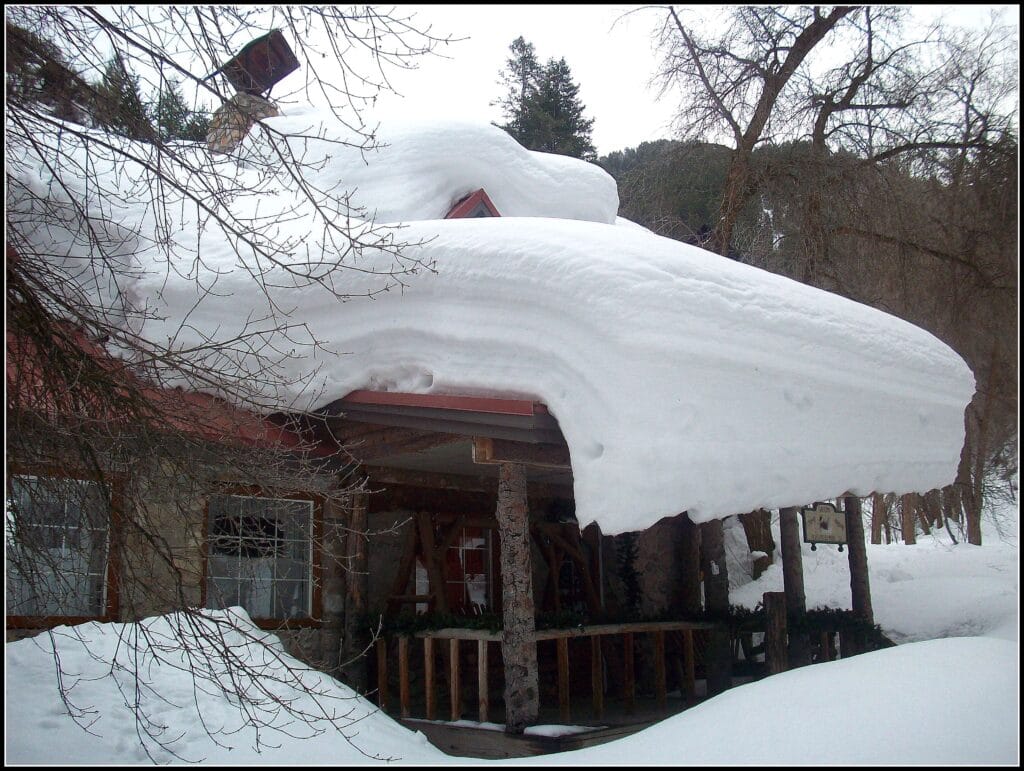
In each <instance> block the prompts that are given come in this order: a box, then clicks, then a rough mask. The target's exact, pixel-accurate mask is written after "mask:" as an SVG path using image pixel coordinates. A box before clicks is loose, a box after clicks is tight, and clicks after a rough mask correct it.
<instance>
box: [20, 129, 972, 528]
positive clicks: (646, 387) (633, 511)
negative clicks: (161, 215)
mask: <svg viewBox="0 0 1024 771" xmlns="http://www.w3.org/2000/svg"><path fill="white" fill-rule="evenodd" d="M314 122H315V121H314V120H313V118H312V117H311V116H310V115H308V114H305V115H297V116H292V117H282V118H277V119H273V120H271V121H270V125H271V126H273V127H275V128H277V129H282V130H283V129H288V130H299V129H302V130H303V131H306V132H307V133H316V131H317V130H319V129H317V130H313V129H311V128H310V127H311V126H312V124H313V123H314ZM324 131H326V135H327V136H328V137H330V136H331V131H336V132H337V134H338V136H341V135H342V132H341V130H340V129H336V130H335V129H330V130H327V129H325V130H324ZM251 136H255V132H254V134H253V135H251ZM381 138H382V139H384V140H385V141H387V142H390V144H389V146H388V147H387V148H386V149H385V150H383V151H382V152H381V153H380V154H379V155H376V156H371V157H369V159H368V160H369V164H368V165H366V164H365V162H364V161H363V159H362V157H361V156H360V155H359V153H357V152H356V151H354V150H352V149H351V148H346V147H344V146H343V145H339V144H336V143H331V142H329V141H327V140H326V139H325V140H320V139H292V140H290V141H291V142H292V143H293V144H294V148H293V149H294V152H295V154H296V155H297V156H300V157H302V158H303V160H304V161H307V162H308V163H309V164H310V165H309V166H308V167H307V168H306V170H305V172H304V173H305V174H306V176H307V178H308V180H307V181H309V182H310V183H311V184H313V186H314V187H316V188H319V189H323V190H328V189H334V190H337V189H339V188H340V187H343V188H345V189H350V190H355V193H354V195H355V197H356V199H357V200H358V201H360V202H362V204H363V205H365V206H367V207H368V208H370V209H372V210H373V211H375V212H376V214H377V216H378V218H380V219H381V220H384V219H395V220H403V221H404V222H403V226H402V229H401V230H399V231H398V235H399V237H400V238H401V240H403V241H406V242H409V243H412V244H417V243H418V244H419V245H416V246H409V247H407V248H405V249H404V252H403V255H404V256H403V257H402V258H401V259H400V260H398V261H396V259H395V257H394V256H393V254H392V253H391V252H390V251H389V250H388V249H386V248H385V249H373V248H369V249H366V250H364V251H363V252H362V253H361V256H359V257H353V255H351V254H347V255H344V256H342V255H341V254H340V253H339V252H338V251H337V250H335V251H332V250H331V247H330V245H329V239H328V238H326V237H325V236H323V234H322V228H321V230H320V232H319V234H318V231H317V229H316V226H315V224H314V221H315V218H316V217H315V212H313V211H312V209H311V207H310V206H307V205H304V204H301V203H296V196H295V193H294V191H292V190H289V189H288V188H283V189H279V188H277V187H275V185H280V184H282V180H281V179H277V180H273V183H272V184H271V183H270V182H267V183H260V182H258V181H257V180H256V179H255V178H251V177H252V175H251V174H250V172H249V171H247V170H246V166H245V164H244V163H243V164H242V165H241V166H240V167H239V168H238V169H237V174H238V175H239V184H240V185H242V186H243V187H244V185H245V184H249V183H251V184H252V185H253V186H254V188H253V189H254V190H258V191H259V195H255V194H253V195H248V196H245V197H242V198H240V199H239V200H237V201H235V202H234V203H233V204H232V206H233V207H234V210H233V211H234V213H235V214H236V215H237V216H239V217H244V216H246V215H251V214H255V213H256V210H257V209H258V211H259V215H260V217H263V218H265V219H264V220H263V222H264V223H273V224H272V225H267V227H268V228H269V229H271V230H273V229H275V228H276V229H278V230H279V231H280V233H279V235H280V236H281V237H282V238H285V239H286V240H288V241H289V242H290V244H291V245H292V246H293V247H294V249H295V256H294V258H293V259H295V260H299V259H303V260H306V259H309V260H313V261H314V262H313V265H314V267H315V266H316V265H317V263H316V262H315V261H316V260H320V259H325V260H327V263H328V265H330V264H331V263H332V262H333V261H337V262H338V263H339V264H344V265H345V266H346V269H344V270H343V271H342V272H341V273H340V274H338V279H337V280H336V281H335V285H336V286H337V287H338V289H339V290H340V291H343V292H346V293H348V294H351V295H355V296H359V295H364V294H372V293H374V292H378V291H379V290H380V288H381V286H382V284H383V282H384V280H385V278H386V276H387V275H388V274H390V273H392V272H393V271H394V270H395V269H396V266H397V267H399V268H401V267H402V266H403V265H404V266H410V265H415V264H417V261H418V264H420V265H421V266H422V265H426V266H432V267H433V269H434V272H430V271H428V270H425V269H423V268H422V267H421V269H420V270H419V272H418V273H417V274H416V275H407V276H405V277H403V279H402V280H403V281H404V283H405V286H404V288H403V289H402V290H401V291H391V292H388V293H384V294H380V295H378V296H377V298H376V299H375V300H373V301H369V300H366V299H354V300H351V301H349V302H340V301H339V300H338V298H337V297H336V296H335V295H334V294H332V293H330V292H328V291H326V290H325V289H324V288H323V287H320V286H317V285H316V284H312V285H311V284H309V282H307V281H303V280H301V279H297V278H296V276H295V275H294V274H292V273H291V272H289V271H287V270H285V269H284V268H281V267H268V266H267V264H266V261H265V260H263V259H262V258H259V257H257V256H256V255H254V254H253V253H251V252H249V251H247V248H248V247H246V246H245V245H244V244H243V245H241V246H240V247H239V249H240V251H239V252H237V253H236V251H235V250H234V249H233V248H232V247H231V246H230V244H231V243H236V241H235V240H234V239H231V238H229V237H226V236H224V237H218V236H217V226H216V224H215V223H213V222H205V223H202V226H201V227H200V226H199V225H198V224H197V223H196V222H194V221H193V220H190V219H189V216H188V214H187V213H186V214H182V215H181V217H180V219H176V220H173V221H172V222H171V224H170V227H169V228H168V229H169V232H171V233H173V234H174V242H175V247H174V256H172V263H173V266H172V269H168V263H167V258H166V256H165V255H164V253H163V252H162V251H161V250H160V249H159V248H158V246H159V245H158V244H157V240H156V239H155V235H156V234H157V232H158V231H157V224H156V223H155V222H153V221H152V212H151V211H150V209H149V208H147V206H148V200H147V198H146V196H145V194H144V191H141V190H138V189H134V190H131V195H130V196H128V200H129V203H127V204H125V206H124V209H123V212H122V213H123V215H124V216H123V218H122V222H123V224H125V225H128V226H131V225H135V226H137V229H138V231H139V233H137V234H136V235H135V236H134V237H132V238H131V239H129V240H128V241H126V246H125V253H126V254H127V255H130V257H129V258H126V259H130V260H131V261H132V262H133V263H134V264H135V265H136V266H137V267H138V269H139V275H135V276H131V277H125V276H121V277H120V278H119V280H120V281H121V282H122V287H121V289H120V290H119V291H120V294H121V295H122V296H124V297H128V298H132V299H133V300H134V302H136V303H137V304H140V305H141V304H146V305H147V306H148V307H149V308H150V309H151V311H152V312H153V313H154V314H155V316H156V317H157V318H155V319H152V320H151V321H150V322H148V323H147V325H146V327H145V329H144V330H143V333H144V335H145V336H146V337H147V338H148V339H150V340H153V341H156V342H157V343H161V342H162V343H163V344H169V341H172V340H173V345H174V346H176V347H189V346H199V347H202V346H205V345H207V344H208V341H209V339H211V338H212V339H213V340H232V339H235V338H239V337H245V338H246V339H250V340H251V339H256V340H257V343H258V344H259V345H261V344H262V343H263V341H264V340H266V342H267V347H266V348H264V350H270V349H271V348H274V349H277V350H280V351H284V352H285V358H284V359H283V360H282V361H279V362H278V366H279V370H278V372H277V373H276V374H278V375H280V376H281V377H282V378H283V379H284V380H286V381H288V384H287V385H286V387H285V388H284V390H283V391H282V392H279V393H276V394H274V396H275V398H276V399H278V400H280V402H279V403H283V404H285V405H291V404H293V403H296V404H298V406H300V407H314V408H315V407H318V406H323V405H324V404H327V403H329V402H331V401H333V400H335V399H338V398H341V397H343V396H345V395H346V394H347V393H349V392H350V391H353V390H356V389H362V388H368V389H375V390H390V391H407V392H416V393H438V394H467V395H486V396H506V397H518V398H530V399H535V400H537V401H540V402H543V403H544V404H546V405H547V406H548V407H549V409H550V410H551V412H552V413H553V414H554V415H555V417H557V418H558V421H559V424H560V426H561V429H562V432H563V434H564V435H565V438H566V441H567V443H568V445H569V449H570V453H571V458H572V466H573V475H574V484H575V496H576V510H577V515H578V517H579V519H580V523H581V525H586V524H587V523H589V522H591V521H597V522H599V523H600V525H601V527H602V528H603V529H604V530H605V531H606V532H621V531H624V530H635V529H640V528H644V527H647V526H649V525H651V524H652V523H654V522H655V521H657V520H658V519H659V518H661V517H664V516H671V515H674V514H677V513H679V512H680V511H683V510H689V512H690V515H691V517H692V518H693V519H694V520H696V521H705V520H708V519H711V518H714V517H723V516H726V515H729V514H734V513H737V512H741V511H749V510H751V509H754V508H757V507H766V508H776V507H779V506H791V505H802V504H805V503H808V502H811V501H814V500H816V499H820V498H824V497H832V496H836V495H839V494H842V493H844V492H846V491H851V492H853V493H856V494H860V495H864V494H868V493H870V492H872V491H885V492H907V491H924V490H928V489H931V488H933V487H938V486H942V485H945V484H948V483H949V482H951V481H952V480H953V478H954V475H955V471H956V466H957V462H958V460H959V455H960V447H961V444H962V440H963V411H964V408H965V406H966V405H967V403H968V401H969V400H970V398H971V396H972V394H973V392H974V379H973V376H972V375H971V373H970V371H969V370H968V368H967V366H966V365H965V364H964V362H963V361H962V360H961V359H960V358H959V357H958V356H957V355H956V354H955V353H953V352H952V351H951V350H950V349H949V348H948V347H947V346H945V345H944V344H942V343H941V342H939V341H938V340H937V339H936V338H934V337H933V336H932V335H930V334H928V333H926V332H924V331H922V330H921V329H918V328H916V327H914V326H912V325H910V324H907V323H905V322H903V321H900V320H898V319H896V318H894V317H892V316H889V315H887V314H884V313H881V312H879V311H875V310H873V309H870V308H868V307H866V306H863V305H859V304H857V303H854V302H851V301H848V300H845V299H843V298H840V297H838V296H836V295H831V294H828V293H825V292H821V291H818V290H816V289H812V288H810V287H807V286H804V285H801V284H798V283H796V282H793V281H790V280H787V279H784V278H781V277H779V276H775V275H772V274H769V273H766V272H764V271H760V270H757V269H755V268H752V267H749V266H746V265H741V264H738V263H736V262H733V261H731V260H727V259H725V258H722V257H719V256H717V255H714V254H711V253H709V252H706V251H703V250H701V249H698V248H696V247H693V246H688V245H685V244H682V243H679V242H676V241H672V240H669V239H665V238H660V237H658V236H655V235H653V234H651V233H650V232H648V231H646V230H644V229H642V228H634V227H629V226H628V225H625V224H619V225H618V226H616V225H614V224H611V223H614V222H615V220H616V218H615V197H614V185H612V188H611V189H609V188H608V183H609V180H610V178H608V177H607V175H605V174H604V172H602V171H600V170H599V169H596V167H591V166H589V165H587V164H584V163H582V162H579V161H575V160H573V159H567V158H560V157H556V156H545V155H542V154H537V153H530V152H528V151H526V150H523V149H522V148H521V147H519V146H518V145H517V144H516V143H515V142H513V141H512V140H511V139H510V138H509V137H507V136H506V135H505V134H503V133H502V132H500V131H498V130H496V129H494V128H493V127H489V126H488V127H470V126H467V125H466V124H445V125H440V124H439V125H436V126H434V127H433V128H431V127H426V128H424V127H417V128H416V129H415V130H413V129H402V130H398V129H396V130H393V131H392V132H391V133H386V132H383V131H382V132H381ZM260 147H261V145H260V143H259V142H258V141H256V140H255V139H253V140H252V141H251V142H250V144H249V145H247V149H246V152H248V153H258V152H260ZM68 152H69V153H70V152H75V150H74V148H73V146H69V147H68ZM250 157H251V156H250ZM93 162H94V163H97V164H98V166H97V167H98V168H100V169H101V171H102V168H103V166H102V164H101V163H98V162H97V161H96V160H95V159H94V161H93ZM214 163H216V164H217V166H218V168H221V167H223V166H224V165H225V164H227V165H230V164H231V163H232V162H231V161H229V160H224V159H220V160H216V161H214ZM247 174H249V175H250V176H248V177H247V176H246V175H247ZM105 181H106V182H107V183H109V184H110V185H112V186H114V187H117V186H121V187H126V188H130V187H131V185H132V184H134V183H136V182H137V177H136V176H133V174H132V172H131V170H130V169H126V168H121V169H116V168H113V167H111V168H109V169H108V170H107V172H106V176H105ZM34 184H35V186H36V187H39V185H40V183H39V182H36V183H34ZM261 184H262V185H263V186H262V187H261V186H260V185H261ZM478 187H484V188H486V190H487V192H488V193H489V195H490V197H491V198H492V200H493V201H494V203H495V204H496V205H497V207H498V208H499V210H501V211H502V213H503V214H505V215H507V216H504V217H502V218H492V219H473V220H437V219H425V220H424V219H421V218H424V217H427V218H429V217H440V216H442V215H443V214H444V212H445V211H446V207H448V206H450V205H451V204H452V203H454V201H455V200H457V199H458V198H459V197H461V196H462V195H464V194H465V193H467V192H470V191H471V190H473V189H476V188H478ZM45 188H46V182H45V180H44V181H43V183H42V189H45ZM51 195H57V193H56V192H55V191H51ZM82 197H83V200H84V199H86V198H87V196H86V191H85V190H84V189H83V190H82ZM275 212H289V216H288V218H287V219H286V220H283V221H281V222H275V221H274V217H273V215H274V213H275ZM521 214H528V215H531V216H514V215H521ZM538 215H547V216H545V217H542V216H538ZM168 216H170V217H172V218H174V217H176V216H177V214H176V210H174V209H173V208H172V210H171V211H169V212H168ZM555 216H557V217H560V218H561V219H555V218H552V217H555ZM414 220H418V221H414ZM603 223H609V224H603ZM165 225H166V223H165ZM265 232H266V231H265ZM33 237H34V238H37V239H39V240H40V241H41V242H42V243H44V244H45V246H46V249H47V250H49V251H52V252H55V253H58V254H59V253H62V250H65V251H67V252H68V253H70V254H74V255H78V256H81V255H82V254H83V247H82V245H81V243H79V241H78V240H77V239H76V238H75V237H74V234H73V233H72V232H71V230H69V231H68V232H67V233H64V234H60V233H59V232H58V231H56V230H55V229H54V228H52V227H51V228H46V229H42V228H41V229H40V230H39V231H38V232H37V233H36V234H35V235H34V236H33ZM322 248H326V253H325V254H323V255H322V256H321V254H320V252H319V251H318V250H319V249H322ZM307 250H308V251H307ZM310 252H312V256H310ZM196 255H199V256H200V257H201V259H198V260H197V259H196ZM342 261H344V262H343V263H342ZM255 268H258V270H260V271H265V272H264V273H263V281H262V282H260V283H257V282H256V281H254V280H253V278H252V276H251V271H253V270H254V269H255ZM350 268H354V269H350ZM382 276H383V277H385V278H382ZM341 281H344V284H343V285H341V284H340V282H341ZM125 282H127V286H124V285H123V284H124V283H125ZM96 283H97V284H103V281H102V277H100V279H99V280H97V281H96ZM265 291H266V294H265V293H264V292H265ZM98 294H101V295H103V298H104V299H103V302H111V303H113V302H114V301H113V300H111V299H110V296H109V293H108V294H104V293H103V292H98ZM268 298H269V299H270V300H272V301H273V303H274V307H275V313H276V314H277V315H274V314H273V313H269V311H268V308H269V305H268ZM114 304H116V303H114ZM186 319H187V324H186V325H185V326H183V322H184V321H185V320H186ZM285 323H287V324H290V325H291V326H290V327H289V329H288V330H287V331H283V330H281V329H280V328H279V327H280V325H283V324H285ZM303 324H304V325H305V328H303V327H301V326H298V327H297V326H295V325H303ZM256 330H260V331H262V333H263V334H262V335H260V336H258V337H256V338H253V333H254V331H256ZM313 340H317V341H319V342H320V344H321V345H320V346H319V347H317V346H314V345H312V341H313ZM237 365H238V366H240V367H241V368H243V370H246V369H247V371H249V372H252V373H253V374H252V378H251V379H252V380H253V382H254V383H258V382H260V381H261V380H262V371H263V368H264V367H265V363H264V362H261V361H258V360H256V359H253V358H251V357H250V358H247V357H246V356H239V357H238V358H237ZM233 366H234V364H233ZM303 389H305V390H303Z"/></svg>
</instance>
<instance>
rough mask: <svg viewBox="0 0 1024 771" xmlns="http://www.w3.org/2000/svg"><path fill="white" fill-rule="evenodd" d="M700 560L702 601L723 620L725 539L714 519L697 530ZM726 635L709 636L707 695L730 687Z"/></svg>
mask: <svg viewBox="0 0 1024 771" xmlns="http://www.w3.org/2000/svg"><path fill="white" fill-rule="evenodd" d="M700 547H701V548H700V559H701V568H702V570H703V572H704V601H705V604H706V609H707V612H708V613H709V614H710V615H711V616H713V617H716V620H717V619H718V618H720V619H722V622H723V624H724V620H725V616H726V615H728V613H729V573H728V570H727V568H726V565H725V539H724V533H723V529H722V520H720V519H713V520H711V521H710V522H705V523H703V524H702V525H701V526H700ZM730 642H731V641H730V639H729V632H728V631H726V630H725V629H715V630H712V631H711V632H710V633H709V635H708V648H707V660H706V663H705V666H706V669H707V682H708V694H716V693H721V692H722V691H724V690H726V689H728V688H729V687H730V686H731V685H732V646H731V644H730Z"/></svg>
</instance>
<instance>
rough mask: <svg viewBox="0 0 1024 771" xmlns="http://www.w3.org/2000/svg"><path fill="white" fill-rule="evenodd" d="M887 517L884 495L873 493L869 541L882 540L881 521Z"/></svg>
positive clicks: (877, 542)
mask: <svg viewBox="0 0 1024 771" xmlns="http://www.w3.org/2000/svg"><path fill="white" fill-rule="evenodd" d="M888 517H889V507H888V506H887V505H886V502H885V496H884V495H882V494H881V493H875V494H874V495H872V496H871V543H873V544H880V543H881V542H882V523H883V522H884V521H885V520H886V519H888Z"/></svg>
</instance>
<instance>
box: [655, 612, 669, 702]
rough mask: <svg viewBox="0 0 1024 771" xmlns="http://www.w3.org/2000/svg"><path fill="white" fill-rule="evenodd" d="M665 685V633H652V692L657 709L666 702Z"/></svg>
mask: <svg viewBox="0 0 1024 771" xmlns="http://www.w3.org/2000/svg"><path fill="white" fill-rule="evenodd" d="M667 690H668V689H667V685H666V683H665V633H664V632H661V631H659V632H655V633H654V694H655V697H656V698H657V700H658V709H660V710H664V709H665V707H666V706H667V704H668V693H667Z"/></svg>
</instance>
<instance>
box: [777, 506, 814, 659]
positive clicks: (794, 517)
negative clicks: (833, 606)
mask: <svg viewBox="0 0 1024 771" xmlns="http://www.w3.org/2000/svg"><path fill="white" fill-rule="evenodd" d="M779 531H780V535H781V540H782V584H783V587H784V588H785V592H786V615H787V616H788V617H789V618H791V619H798V618H801V617H803V616H804V615H805V614H806V613H807V596H806V594H805V593H804V561H803V554H802V553H801V551H800V550H801V548H802V547H801V545H800V544H801V541H800V520H799V515H798V514H797V509H795V508H782V509H779ZM788 654H789V666H791V667H800V666H803V665H804V664H810V663H811V656H810V645H809V644H808V640H807V635H805V634H800V633H790V635H789V646H788Z"/></svg>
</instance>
